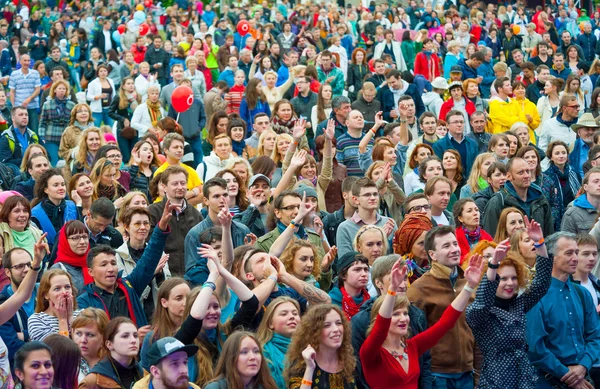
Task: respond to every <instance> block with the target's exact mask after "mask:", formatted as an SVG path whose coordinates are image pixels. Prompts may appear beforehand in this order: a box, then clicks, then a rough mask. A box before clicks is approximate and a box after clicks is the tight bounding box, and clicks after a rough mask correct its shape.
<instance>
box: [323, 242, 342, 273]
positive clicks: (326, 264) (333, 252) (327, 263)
mask: <svg viewBox="0 0 600 389" xmlns="http://www.w3.org/2000/svg"><path fill="white" fill-rule="evenodd" d="M337 252H338V249H337V247H335V246H331V248H330V249H329V251H328V252H327V254H325V256H324V257H323V260H322V261H321V271H323V272H328V271H329V268H330V267H331V265H332V264H333V261H335V257H336V256H337Z"/></svg>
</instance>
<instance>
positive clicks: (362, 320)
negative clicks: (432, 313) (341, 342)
mask: <svg viewBox="0 0 600 389" xmlns="http://www.w3.org/2000/svg"><path fill="white" fill-rule="evenodd" d="M377 297H378V296H373V297H371V299H370V300H368V301H365V303H364V304H363V305H361V307H360V312H358V313H357V314H356V315H354V316H353V317H352V347H353V348H354V354H355V355H356V359H357V363H356V373H357V374H356V386H357V387H358V388H359V389H368V388H369V386H368V385H367V382H366V381H365V378H364V375H363V373H362V367H361V364H360V348H361V347H362V345H363V343H364V342H365V340H366V339H367V328H369V325H370V324H371V309H372V308H373V303H374V302H375V300H376V299H377ZM408 316H409V317H410V329H411V332H412V334H411V337H412V336H415V335H417V334H418V333H421V332H423V331H425V330H426V329H427V317H426V316H425V313H424V312H423V311H421V310H420V309H419V308H417V307H415V306H414V305H412V304H411V305H409V307H408ZM419 366H420V368H421V376H420V377H419V389H427V388H431V387H432V384H433V382H432V379H433V377H432V375H431V355H430V354H429V351H427V352H426V353H424V354H423V355H421V356H420V357H419Z"/></svg>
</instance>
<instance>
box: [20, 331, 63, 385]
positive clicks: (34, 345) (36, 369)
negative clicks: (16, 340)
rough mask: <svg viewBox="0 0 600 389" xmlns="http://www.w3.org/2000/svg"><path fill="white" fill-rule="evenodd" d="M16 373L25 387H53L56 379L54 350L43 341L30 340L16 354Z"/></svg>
mask: <svg viewBox="0 0 600 389" xmlns="http://www.w3.org/2000/svg"><path fill="white" fill-rule="evenodd" d="M15 375H16V376H17V378H19V383H20V384H21V388H23V389H51V388H52V382H53V380H54V367H53V366H52V350H51V349H50V347H49V346H48V345H46V344H44V343H41V342H28V343H25V344H24V345H23V347H21V348H20V349H19V350H18V351H17V353H16V354H15Z"/></svg>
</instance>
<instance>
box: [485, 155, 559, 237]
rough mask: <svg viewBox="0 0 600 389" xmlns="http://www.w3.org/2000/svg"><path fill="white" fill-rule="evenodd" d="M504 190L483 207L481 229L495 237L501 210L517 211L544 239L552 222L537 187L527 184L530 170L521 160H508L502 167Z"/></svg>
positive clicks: (548, 205)
mask: <svg viewBox="0 0 600 389" xmlns="http://www.w3.org/2000/svg"><path fill="white" fill-rule="evenodd" d="M506 179H507V181H506V182H505V183H504V188H503V189H501V190H499V191H498V192H496V194H494V196H493V197H492V198H491V199H490V201H488V203H487V205H486V207H485V213H484V216H483V224H482V227H483V229H484V230H485V231H487V232H488V233H489V234H490V235H492V236H494V235H496V228H498V220H500V213H502V210H503V209H504V208H508V207H515V208H517V209H520V210H521V212H523V214H524V215H527V217H529V220H535V221H537V222H538V223H540V225H541V226H542V230H543V231H544V236H548V235H550V234H552V233H553V232H554V221H553V220H552V213H551V209H550V204H549V203H548V200H547V199H546V198H545V197H544V196H543V195H542V191H541V189H540V187H538V186H537V185H531V167H529V164H528V163H527V161H525V160H524V159H523V158H517V157H515V158H512V159H510V160H509V161H508V163H507V164H506Z"/></svg>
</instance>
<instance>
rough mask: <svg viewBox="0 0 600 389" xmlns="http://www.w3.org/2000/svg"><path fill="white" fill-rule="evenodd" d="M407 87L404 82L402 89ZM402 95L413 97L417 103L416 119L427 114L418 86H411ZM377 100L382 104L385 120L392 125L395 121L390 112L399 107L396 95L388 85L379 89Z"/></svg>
mask: <svg viewBox="0 0 600 389" xmlns="http://www.w3.org/2000/svg"><path fill="white" fill-rule="evenodd" d="M406 86H407V85H406V81H404V80H402V88H405V87H406ZM402 95H408V96H410V97H412V99H413V101H414V102H415V109H416V117H418V118H419V117H421V115H422V114H423V112H425V104H423V99H422V98H421V95H420V94H419V91H418V90H417V87H416V85H414V84H409V85H408V87H407V88H406V90H405V91H404V93H402ZM377 100H378V101H379V102H380V103H381V110H382V111H383V120H386V121H388V122H390V123H391V122H393V121H394V120H395V119H394V118H393V117H391V116H390V112H391V111H392V110H393V109H396V108H398V107H397V106H396V104H395V100H394V94H393V93H392V91H391V90H390V87H389V86H388V85H386V86H384V87H383V88H381V89H379V91H378V92H377Z"/></svg>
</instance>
